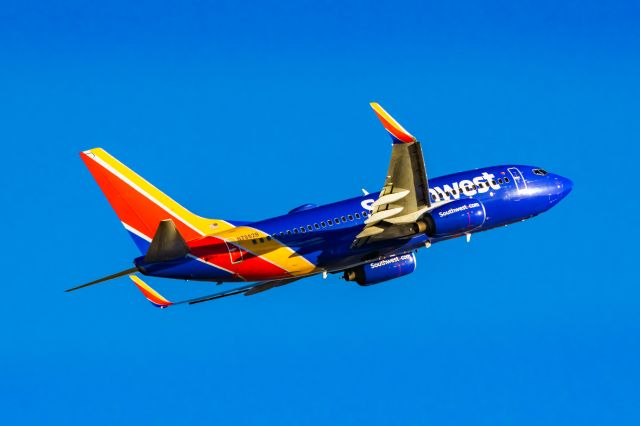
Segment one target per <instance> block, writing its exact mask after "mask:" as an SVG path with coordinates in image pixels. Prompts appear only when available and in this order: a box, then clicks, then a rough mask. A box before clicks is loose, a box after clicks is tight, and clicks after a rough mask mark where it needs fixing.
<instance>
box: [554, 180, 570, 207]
mask: <svg viewBox="0 0 640 426" xmlns="http://www.w3.org/2000/svg"><path fill="white" fill-rule="evenodd" d="M554 186H555V188H554V190H553V191H552V193H551V194H550V197H549V201H551V203H552V204H555V203H557V202H558V201H560V200H562V199H563V198H564V197H566V196H567V195H569V193H570V192H571V190H572V189H573V182H572V181H571V179H568V178H566V177H564V176H560V175H556V176H554Z"/></svg>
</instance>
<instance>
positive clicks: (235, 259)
mask: <svg viewBox="0 0 640 426" xmlns="http://www.w3.org/2000/svg"><path fill="white" fill-rule="evenodd" d="M224 243H225V244H226V245H227V250H228V251H229V258H230V259H231V264H232V265H233V264H236V263H240V262H242V260H243V250H242V249H241V248H240V247H238V246H236V245H234V244H231V243H229V242H228V241H225V242H224Z"/></svg>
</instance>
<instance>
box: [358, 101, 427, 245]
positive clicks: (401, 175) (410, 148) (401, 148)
mask: <svg viewBox="0 0 640 426" xmlns="http://www.w3.org/2000/svg"><path fill="white" fill-rule="evenodd" d="M371 106H372V107H373V109H374V111H375V112H376V114H377V115H378V118H380V121H381V122H382V124H383V126H384V127H385V129H386V130H387V131H388V132H389V134H390V135H391V139H392V140H393V148H392V151H391V161H390V163H389V169H388V171H387V177H386V179H385V182H384V186H383V187H382V190H381V191H380V195H379V196H378V199H377V200H376V201H375V202H374V203H373V206H372V207H373V209H372V211H371V214H370V215H369V218H368V219H367V220H366V221H365V227H364V229H363V230H362V231H361V232H360V233H359V234H358V235H357V236H356V239H355V240H354V242H353V244H352V247H361V246H363V245H365V244H368V243H370V242H373V241H381V240H387V239H392V238H402V237H407V236H411V235H413V234H415V233H416V222H417V221H418V219H419V218H420V217H421V216H422V215H423V214H424V213H425V212H426V211H427V210H428V209H429V207H430V201H429V182H428V179H427V171H426V168H425V165H424V158H423V156H422V147H421V146H420V142H418V141H417V140H416V139H415V138H414V137H413V136H412V135H411V134H410V133H408V132H407V131H406V130H405V129H404V128H403V127H402V126H400V124H399V123H398V122H397V121H395V120H394V119H393V118H392V117H391V116H390V115H389V114H388V113H387V112H386V111H384V109H382V107H380V106H379V105H378V104H375V103H373V104H371Z"/></svg>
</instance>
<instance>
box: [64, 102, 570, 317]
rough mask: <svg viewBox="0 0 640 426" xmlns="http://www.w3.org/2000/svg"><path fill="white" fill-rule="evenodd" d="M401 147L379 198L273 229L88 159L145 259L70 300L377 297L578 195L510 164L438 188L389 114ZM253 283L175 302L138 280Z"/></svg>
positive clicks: (102, 158) (562, 181)
mask: <svg viewBox="0 0 640 426" xmlns="http://www.w3.org/2000/svg"><path fill="white" fill-rule="evenodd" d="M370 105H371V107H372V108H373V110H374V112H375V114H376V115H377V117H378V119H379V120H380V122H381V123H382V125H383V126H384V128H385V129H386V130H387V132H388V133H389V135H390V136H391V139H392V142H393V144H392V149H391V161H390V164H389V168H388V171H387V174H386V178H385V181H384V185H383V186H382V190H381V191H380V193H379V194H378V195H372V194H369V193H367V192H366V191H365V190H363V193H364V195H361V196H357V197H353V198H349V199H347V200H342V201H338V202H335V203H331V204H326V205H321V206H317V205H315V204H303V205H301V206H299V207H296V208H294V209H293V210H291V211H289V213H287V214H285V215H282V216H277V217H273V218H269V219H264V220H259V221H254V222H242V221H231V220H223V219H210V218H205V217H201V216H198V215H195V214H194V213H191V212H190V211H189V210H187V209H185V208H184V207H182V206H181V205H180V204H178V203H177V202H175V201H174V200H173V199H171V198H170V197H169V196H167V195H166V194H164V193H162V192H161V191H160V190H159V189H157V188H156V187H154V186H153V185H151V184H150V183H149V182H147V181H146V180H144V179H143V178H142V177H140V176H139V175H137V174H136V173H135V172H133V171H132V170H131V169H129V168H128V167H127V166H125V165H124V164H122V163H121V162H119V161H118V160H117V159H116V158H114V157H112V156H111V155H109V154H108V153H107V152H106V151H105V150H103V149H101V148H95V149H89V150H87V151H84V152H82V153H81V154H80V156H81V158H82V160H83V161H84V163H85V165H86V166H87V168H88V169H89V171H90V172H91V174H92V175H93V178H94V179H95V180H96V182H97V183H98V186H99V187H100V188H101V189H102V191H103V193H104V195H105V196H106V197H107V200H108V201H109V203H110V204H111V207H112V208H113V209H114V210H115V212H116V214H117V216H118V218H119V219H120V221H121V222H122V225H123V226H124V228H125V229H126V230H127V231H128V232H129V234H130V236H131V238H133V241H134V242H135V244H136V246H137V248H138V249H139V250H140V252H141V256H140V257H137V258H135V259H134V260H133V265H134V267H132V268H129V269H126V270H124V271H121V272H118V273H116V274H113V275H109V276H107V277H104V278H100V279H98V280H95V281H92V282H89V283H87V284H83V285H80V286H77V287H74V288H71V289H68V290H66V291H67V292H70V291H74V290H77V289H80V288H84V287H88V286H92V285H95V284H98V283H101V282H104V281H107V280H111V279H113V278H117V277H121V276H125V275H128V276H129V277H130V278H131V280H132V281H133V282H134V284H135V285H136V286H137V287H138V289H139V290H140V291H141V292H142V294H143V295H144V296H145V297H146V298H147V299H148V300H149V301H150V302H151V303H152V304H153V305H154V306H156V307H159V308H167V307H169V306H173V305H179V304H196V303H202V302H206V301H210V300H215V299H220V298H223V297H228V296H233V295H239V294H244V295H245V296H250V295H254V294H257V293H261V292H264V291H267V290H271V289H273V288H276V287H280V286H284V285H288V284H291V283H293V282H295V281H297V280H300V279H302V278H306V277H310V276H313V275H318V274H322V276H323V278H327V276H328V274H342V278H344V280H346V281H349V282H355V283H357V284H359V285H361V286H370V285H374V284H378V283H382V282H385V281H389V280H392V279H395V278H399V277H402V276H405V275H407V274H410V273H412V272H414V271H415V269H416V252H417V251H418V249H420V248H423V247H430V246H431V245H433V244H435V243H438V242H441V241H445V240H449V239H452V238H458V237H466V239H467V241H469V240H470V238H471V235H472V234H474V233H477V232H482V231H486V230H489V229H493V228H497V227H502V226H506V225H509V224H512V223H515V222H520V221H524V220H526V219H530V218H532V217H534V216H537V215H539V214H540V213H543V212H545V211H547V210H549V209H550V208H551V207H553V206H555V205H556V204H558V202H559V201H560V200H562V199H563V198H564V197H566V196H567V194H569V192H571V189H572V187H573V183H572V182H571V180H569V179H568V178H566V177H563V176H560V175H558V174H554V173H549V172H547V171H546V170H544V169H542V168H540V167H537V166H527V165H517V164H508V165H501V166H493V167H484V168H479V169H475V170H469V171H464V172H459V173H454V174H450V175H446V176H441V177H437V178H432V179H430V180H429V179H428V178H427V172H426V167H425V164H424V159H423V155H422V148H421V145H420V142H418V140H417V139H416V138H415V137H414V136H413V135H412V134H410V133H409V132H408V131H407V130H405V129H404V127H402V126H401V125H400V124H399V123H398V122H397V121H396V120H395V119H394V118H393V117H391V115H389V114H388V113H387V112H386V111H385V110H384V109H383V108H382V107H381V106H380V105H379V104H377V103H375V102H374V103H371V104H370ZM136 273H140V274H142V275H145V276H151V277H162V278H173V279H181V280H193V281H210V282H216V283H218V284H221V283H247V282H249V284H244V285H241V286H236V287H234V288H231V289H228V290H225V291H220V292H217V293H214V294H211V295H207V296H202V297H196V298H193V299H188V300H182V301H177V302H172V301H170V300H168V299H166V298H165V297H163V296H162V295H161V294H159V293H158V292H157V291H155V290H154V289H153V288H151V287H150V286H149V285H148V284H147V283H145V282H144V281H143V280H142V279H141V278H140V277H139V276H137V275H135V274H136Z"/></svg>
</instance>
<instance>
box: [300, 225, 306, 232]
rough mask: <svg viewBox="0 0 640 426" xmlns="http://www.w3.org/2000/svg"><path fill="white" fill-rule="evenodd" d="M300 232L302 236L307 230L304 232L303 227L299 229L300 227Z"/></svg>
mask: <svg viewBox="0 0 640 426" xmlns="http://www.w3.org/2000/svg"><path fill="white" fill-rule="evenodd" d="M300 232H302V233H303V234H304V233H305V232H307V230H306V229H304V226H301V227H300Z"/></svg>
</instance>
